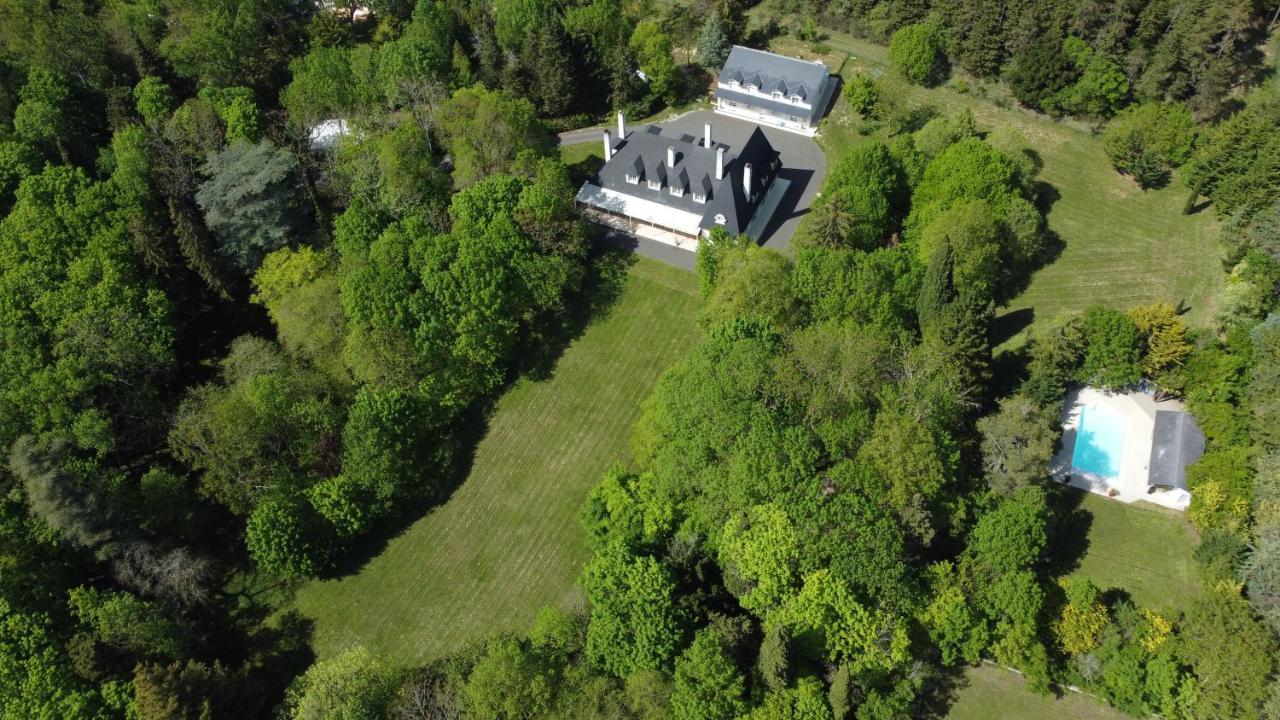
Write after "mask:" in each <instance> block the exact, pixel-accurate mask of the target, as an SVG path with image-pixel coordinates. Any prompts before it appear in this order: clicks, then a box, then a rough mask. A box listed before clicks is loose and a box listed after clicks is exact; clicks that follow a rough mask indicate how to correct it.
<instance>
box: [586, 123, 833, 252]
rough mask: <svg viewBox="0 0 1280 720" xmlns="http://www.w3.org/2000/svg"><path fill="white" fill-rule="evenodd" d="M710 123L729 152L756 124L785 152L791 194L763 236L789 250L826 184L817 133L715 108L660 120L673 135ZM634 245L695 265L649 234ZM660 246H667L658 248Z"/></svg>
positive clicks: (595, 131)
mask: <svg viewBox="0 0 1280 720" xmlns="http://www.w3.org/2000/svg"><path fill="white" fill-rule="evenodd" d="M708 122H709V123H711V132H712V135H713V136H714V137H715V140H716V141H717V142H723V143H726V144H728V145H729V148H730V152H734V150H735V149H736V148H739V147H741V146H742V145H743V144H744V143H746V141H747V138H748V137H750V136H751V132H752V131H753V130H755V129H756V127H759V128H760V129H761V130H763V131H764V134H765V137H767V138H768V139H769V143H770V144H771V145H773V148H774V149H775V150H777V151H778V153H779V154H780V155H781V159H782V170H781V171H780V172H779V174H778V177H779V178H780V179H783V180H786V181H787V182H788V183H790V184H789V186H788V187H787V191H786V195H784V196H783V198H782V200H781V202H780V203H779V205H778V208H777V210H776V211H775V212H774V214H773V217H772V218H770V220H769V224H768V225H767V226H766V227H765V229H764V232H763V233H761V241H762V244H763V245H764V246H765V247H767V248H772V249H774V250H779V251H782V250H784V249H786V247H787V246H788V245H789V244H790V243H791V238H792V236H794V235H795V232H796V228H798V227H799V226H800V221H801V219H803V218H804V216H805V214H806V213H808V212H809V205H810V203H812V202H813V197H814V195H815V194H816V193H817V192H818V189H819V188H821V187H822V180H823V178H825V177H826V175H827V159H826V157H825V156H824V155H823V154H822V150H821V149H820V148H819V147H818V145H817V143H815V142H814V141H813V139H812V138H808V137H804V136H803V135H797V134H795V133H789V132H786V131H784V130H779V129H777V128H772V127H768V126H765V125H760V126H757V125H756V124H755V123H752V122H748V121H746V120H739V119H738V118H733V117H727V116H725V115H718V114H716V113H715V112H713V111H711V110H696V111H694V112H690V113H686V114H685V115H681V116H680V117H677V118H675V119H674V120H666V121H663V122H660V123H658V124H660V125H661V126H662V128H663V131H664V132H665V133H666V134H669V135H674V134H681V133H684V134H688V135H692V136H694V137H702V129H703V124H704V123H708ZM643 128H644V126H643V125H641V126H636V127H631V126H628V127H627V132H628V133H630V132H633V131H640V130H642V129H643ZM560 137H561V142H562V143H565V144H571V145H576V144H579V143H584V142H595V143H598V142H600V128H590V129H584V130H581V131H573V132H571V133H564V134H562V135H561V136H560ZM609 234H610V235H617V234H619V233H617V232H611V233H609ZM617 241H619V239H617V238H615V242H617ZM632 246H633V247H635V249H636V251H637V252H640V253H642V254H644V255H650V256H653V257H656V258H658V259H660V260H664V261H666V262H669V263H672V264H675V265H680V266H684V267H691V266H692V265H693V253H691V252H688V251H686V250H682V249H679V248H676V247H674V246H669V245H663V244H662V243H661V242H655V241H653V240H651V239H648V238H639V239H638V242H637V241H634V240H633V244H632ZM658 248H666V249H665V250H658ZM681 255H688V256H689V257H688V260H687V262H684V261H676V260H677V258H680V256H681ZM681 260H682V258H681Z"/></svg>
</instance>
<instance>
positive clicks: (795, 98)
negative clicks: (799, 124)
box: [791, 95, 800, 105]
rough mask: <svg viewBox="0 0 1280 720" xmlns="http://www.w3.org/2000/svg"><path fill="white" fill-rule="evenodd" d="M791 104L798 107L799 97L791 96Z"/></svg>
mask: <svg viewBox="0 0 1280 720" xmlns="http://www.w3.org/2000/svg"><path fill="white" fill-rule="evenodd" d="M791 102H792V103H795V104H796V105H799V104H800V96H799V95H792V96H791Z"/></svg>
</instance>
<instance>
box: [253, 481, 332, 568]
mask: <svg viewBox="0 0 1280 720" xmlns="http://www.w3.org/2000/svg"><path fill="white" fill-rule="evenodd" d="M245 545H246V546H247V547H248V548H249V554H250V555H251V556H252V557H253V561H254V562H255V563H256V564H257V565H258V567H259V568H261V569H262V570H263V571H264V572H268V573H275V574H279V575H283V576H284V577H287V578H305V577H311V576H314V575H316V574H318V573H320V572H323V571H324V570H326V569H328V567H329V563H330V562H331V559H332V553H333V538H332V529H331V528H330V526H328V525H327V524H326V523H325V521H324V519H323V518H321V517H320V516H319V515H318V514H317V513H316V511H315V510H314V509H312V507H311V506H310V505H309V504H307V503H306V502H303V501H301V500H296V499H288V498H268V499H266V500H264V501H262V502H261V503H259V504H258V506H257V507H255V508H254V509H253V512H252V513H251V514H250V515H249V519H248V522H247V523H246V525H245Z"/></svg>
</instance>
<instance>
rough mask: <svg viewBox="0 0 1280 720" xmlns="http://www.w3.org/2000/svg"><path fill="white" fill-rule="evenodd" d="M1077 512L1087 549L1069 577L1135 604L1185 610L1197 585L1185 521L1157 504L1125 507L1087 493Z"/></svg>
mask: <svg viewBox="0 0 1280 720" xmlns="http://www.w3.org/2000/svg"><path fill="white" fill-rule="evenodd" d="M1071 492H1079V493H1080V494H1082V495H1084V500H1083V501H1082V502H1081V503H1080V509H1081V510H1083V511H1084V513H1087V514H1088V515H1089V516H1090V520H1089V530H1088V536H1087V537H1088V541H1089V545H1088V548H1087V549H1086V550H1085V553H1084V556H1083V557H1081V558H1080V565H1079V567H1078V568H1077V569H1076V570H1075V572H1074V573H1073V575H1078V576H1080V577H1087V578H1089V579H1090V580H1092V581H1093V582H1094V584H1095V585H1097V586H1098V587H1100V588H1102V589H1104V590H1105V589H1107V588H1120V589H1122V590H1125V591H1126V592H1128V593H1129V594H1130V595H1131V596H1132V597H1133V600H1134V602H1136V603H1137V604H1138V605H1145V606H1149V607H1153V608H1157V609H1161V610H1167V611H1170V612H1176V611H1178V610H1184V609H1186V606H1187V604H1188V603H1189V602H1190V601H1191V599H1192V598H1194V597H1195V596H1196V595H1197V593H1198V591H1199V586H1198V585H1197V583H1196V567H1195V559H1194V558H1193V557H1192V552H1193V551H1194V550H1195V545H1196V538H1195V535H1194V531H1193V529H1192V527H1191V524H1190V523H1189V522H1187V519H1186V516H1185V515H1183V514H1182V513H1180V512H1176V511H1174V510H1167V509H1165V508H1162V507H1158V506H1156V505H1148V504H1145V503H1137V504H1134V505H1126V504H1124V503H1121V502H1116V501H1114V500H1108V499H1107V498H1104V497H1101V496H1099V495H1094V494H1092V493H1084V492H1083V491H1077V490H1072V491H1071Z"/></svg>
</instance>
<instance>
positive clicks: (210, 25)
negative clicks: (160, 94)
mask: <svg viewBox="0 0 1280 720" xmlns="http://www.w3.org/2000/svg"><path fill="white" fill-rule="evenodd" d="M166 19H167V30H168V32H167V34H166V35H165V37H164V39H162V40H161V41H160V45H159V51H160V54H161V55H163V56H164V58H165V59H166V60H168V61H169V64H170V65H171V66H172V67H173V68H174V70H175V71H177V73H178V74H179V75H181V76H183V77H186V78H190V79H192V80H195V81H197V82H198V83H199V84H201V85H211V86H215V87H229V86H231V85H236V84H241V83H246V84H249V85H267V84H268V83H269V82H271V81H272V80H273V79H274V76H275V75H276V74H277V73H278V72H279V71H280V67H279V63H280V58H282V57H285V56H287V55H288V54H289V52H288V51H289V46H290V45H291V44H292V42H293V40H294V25H293V22H292V21H291V14H290V6H289V4H288V3H287V2H284V0H250V2H249V3H248V4H247V5H242V4H241V3H240V2H239V0H213V1H211V2H204V1H203V0H201V1H200V2H194V1H192V0H181V1H180V2H175V3H174V4H173V7H172V9H171V10H170V12H169V14H168V16H167V18H166Z"/></svg>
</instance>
